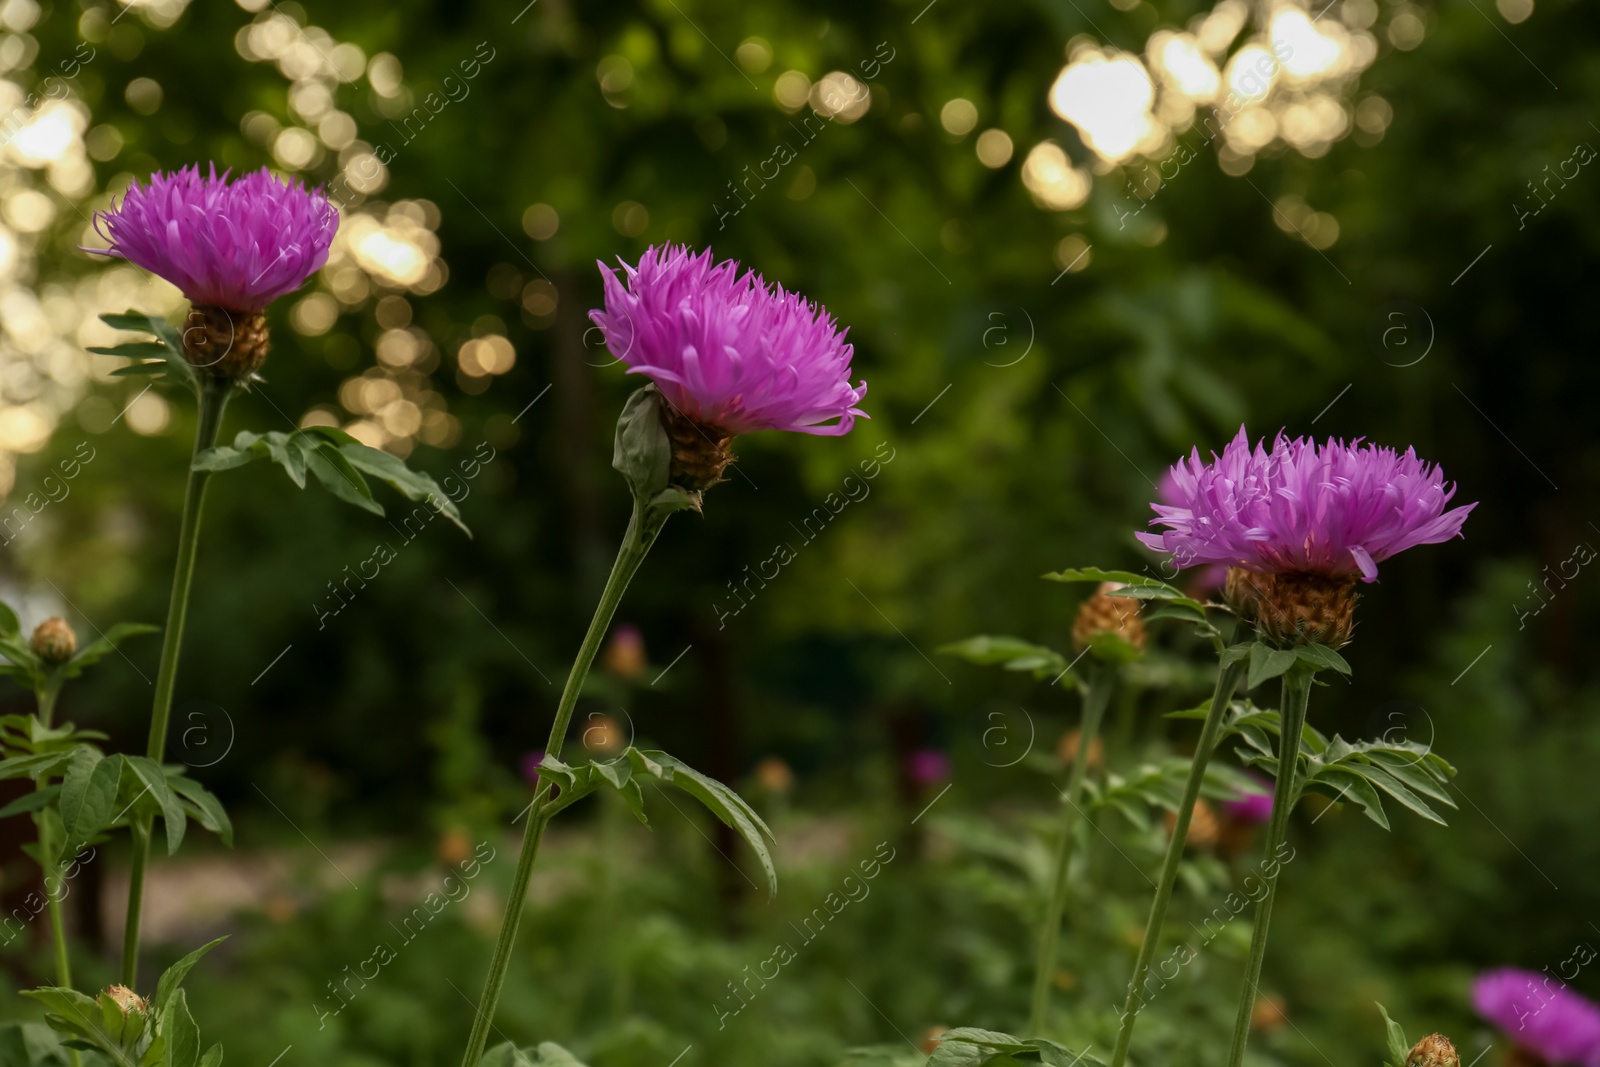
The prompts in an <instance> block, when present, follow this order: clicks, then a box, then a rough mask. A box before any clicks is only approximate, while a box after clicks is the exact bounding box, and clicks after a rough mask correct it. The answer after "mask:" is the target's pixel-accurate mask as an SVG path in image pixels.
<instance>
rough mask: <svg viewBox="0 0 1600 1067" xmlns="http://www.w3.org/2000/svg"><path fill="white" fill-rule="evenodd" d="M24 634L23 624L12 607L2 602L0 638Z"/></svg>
mask: <svg viewBox="0 0 1600 1067" xmlns="http://www.w3.org/2000/svg"><path fill="white" fill-rule="evenodd" d="M20 633H22V623H21V622H20V621H19V620H18V619H17V613H16V612H14V611H12V610H11V607H10V605H8V604H6V603H4V602H0V637H16V636H17V635H18V634H20Z"/></svg>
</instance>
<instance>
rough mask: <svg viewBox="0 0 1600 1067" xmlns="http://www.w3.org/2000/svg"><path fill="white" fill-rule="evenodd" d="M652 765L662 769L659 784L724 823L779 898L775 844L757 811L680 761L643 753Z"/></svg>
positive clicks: (668, 756)
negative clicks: (678, 792)
mask: <svg viewBox="0 0 1600 1067" xmlns="http://www.w3.org/2000/svg"><path fill="white" fill-rule="evenodd" d="M642 755H644V756H645V757H646V759H648V760H649V761H650V762H651V763H653V764H655V765H657V766H659V767H660V768H661V772H662V773H661V774H660V775H659V778H660V780H661V781H662V782H664V783H666V784H668V785H672V786H675V787H677V788H678V789H681V790H683V791H684V792H685V793H688V794H689V795H690V796H692V797H694V798H695V799H696V800H698V801H699V802H700V803H701V804H703V805H704V806H705V807H706V809H707V810H709V811H710V812H711V813H712V814H713V815H715V816H716V817H717V818H718V819H721V820H722V822H723V823H725V824H726V825H728V826H730V827H732V828H733V829H734V830H735V831H736V832H737V833H738V834H739V836H740V837H742V838H744V840H745V844H747V845H749V846H750V849H751V851H753V852H754V853H755V854H756V858H757V859H758V860H759V861H760V862H761V870H762V872H763V873H764V874H765V875H766V879H767V894H768V896H769V897H775V896H777V895H778V871H777V868H776V867H774V866H773V863H772V854H771V853H770V852H768V851H767V842H768V841H770V840H775V839H774V838H773V836H772V830H771V828H770V827H768V826H767V824H766V823H765V822H764V821H762V818H761V816H760V815H758V814H757V813H756V810H755V809H754V808H752V807H751V806H750V805H749V804H747V803H746V802H745V800H744V798H743V797H741V796H739V794H738V793H735V792H734V791H733V790H732V789H729V788H728V787H727V786H725V785H723V784H722V783H721V782H719V781H717V780H716V779H714V778H709V777H707V776H706V775H703V774H701V773H700V772H699V771H697V770H695V769H694V768H693V767H690V766H689V765H688V764H687V763H684V762H683V761H682V760H679V759H676V758H674V757H673V756H670V755H668V754H667V753H665V752H661V751H649V752H645V753H642Z"/></svg>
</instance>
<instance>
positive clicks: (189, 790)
mask: <svg viewBox="0 0 1600 1067" xmlns="http://www.w3.org/2000/svg"><path fill="white" fill-rule="evenodd" d="M167 785H168V786H170V787H171V788H172V790H173V791H174V792H176V793H177V794H178V795H179V796H180V797H183V798H184V799H185V800H187V801H188V802H189V804H188V805H187V806H186V810H188V811H189V812H191V813H192V814H193V815H194V817H195V818H196V819H198V820H199V821H200V825H201V826H204V827H205V828H206V829H207V830H210V831H211V832H212V833H214V834H216V835H217V836H218V837H220V838H222V843H223V844H224V845H227V846H228V847H229V848H232V847H233V822H232V821H231V820H230V819H229V818H228V812H227V810H226V809H224V808H223V806H222V801H220V800H218V799H217V798H216V797H215V796H214V795H213V794H212V793H211V792H210V790H208V789H206V787H205V786H203V785H201V784H200V783H199V782H197V781H195V780H194V779H193V778H187V777H185V776H183V775H181V774H172V775H169V776H168V777H167Z"/></svg>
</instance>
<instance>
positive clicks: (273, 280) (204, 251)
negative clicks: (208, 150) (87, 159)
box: [85, 164, 339, 313]
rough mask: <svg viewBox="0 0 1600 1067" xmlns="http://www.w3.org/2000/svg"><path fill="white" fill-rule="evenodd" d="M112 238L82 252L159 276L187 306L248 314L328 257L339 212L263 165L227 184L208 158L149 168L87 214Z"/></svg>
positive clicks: (313, 192) (318, 194)
mask: <svg viewBox="0 0 1600 1067" xmlns="http://www.w3.org/2000/svg"><path fill="white" fill-rule="evenodd" d="M94 228H95V232H96V233H98V234H100V236H101V237H104V238H105V239H106V240H107V241H108V242H109V243H110V245H111V247H110V248H106V249H95V248H91V249H86V250H85V251H89V252H95V253H97V254H99V255H106V256H116V257H119V258H122V259H126V260H127V261H128V262H130V263H133V264H135V265H137V266H140V267H143V268H144V269H145V270H147V271H149V272H150V273H152V274H155V275H159V276H160V277H162V278H165V279H166V280H167V281H169V282H171V283H172V284H173V285H176V286H177V287H178V288H179V289H181V290H183V295H184V296H186V297H188V298H189V302H190V303H193V304H201V305H209V306H213V307H220V308H226V309H228V310H230V311H243V312H249V313H254V312H257V311H260V310H261V309H263V308H265V307H266V306H267V305H268V304H270V303H272V302H273V301H274V300H276V299H278V297H280V296H284V295H286V294H288V293H292V292H294V291H295V290H296V289H298V288H300V287H301V286H302V285H304V284H305V283H306V279H307V278H309V277H311V275H313V274H315V273H316V272H317V271H319V270H321V269H322V265H323V264H324V263H326V262H327V261H328V247H329V246H330V245H331V244H332V243H333V235H334V232H335V231H337V230H338V228H339V213H338V212H337V211H335V210H334V209H333V205H332V204H330V203H329V202H328V199H327V197H325V196H324V195H323V194H322V193H321V191H320V190H309V189H306V188H305V187H304V186H302V185H301V184H300V182H299V180H298V179H295V180H290V181H289V182H287V183H280V182H279V181H278V179H277V178H275V177H273V176H272V174H271V173H270V172H268V171H267V170H266V168H264V167H263V168H262V169H261V170H258V171H256V172H255V173H253V174H246V175H244V176H243V177H241V178H239V179H238V180H237V181H234V182H229V180H228V173H227V172H226V171H224V172H223V173H222V175H221V176H220V177H219V176H218V175H217V168H216V164H212V165H211V170H210V174H209V176H205V177H202V176H201V174H200V168H199V167H198V166H193V167H186V168H184V169H183V170H180V171H177V172H175V173H172V174H166V173H157V174H152V175H151V176H150V181H149V182H148V183H147V184H144V185H140V184H138V183H137V182H136V183H134V184H133V185H131V186H129V187H128V191H127V192H126V193H125V194H124V195H123V197H122V203H121V204H119V205H117V206H115V207H113V208H112V209H111V210H110V211H100V212H96V213H95V218H94Z"/></svg>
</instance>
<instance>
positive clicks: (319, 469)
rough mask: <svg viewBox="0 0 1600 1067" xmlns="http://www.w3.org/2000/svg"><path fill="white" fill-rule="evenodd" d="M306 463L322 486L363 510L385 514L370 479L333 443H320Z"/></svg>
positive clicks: (307, 457) (309, 454)
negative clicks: (368, 484) (375, 495)
mask: <svg viewBox="0 0 1600 1067" xmlns="http://www.w3.org/2000/svg"><path fill="white" fill-rule="evenodd" d="M305 455H306V467H307V468H308V469H309V470H310V471H311V473H312V474H314V475H316V477H317V481H318V482H320V483H322V487H323V488H324V489H326V490H327V491H328V492H330V493H332V494H333V495H334V496H336V497H338V498H339V499H340V500H343V501H344V502H345V503H346V504H354V505H355V506H356V507H358V508H360V509H361V510H362V511H370V512H372V514H374V515H379V516H381V515H382V514H383V505H381V504H379V503H378V502H377V501H376V500H374V499H372V490H371V489H370V488H369V487H368V486H367V480H366V479H365V478H363V477H361V475H360V473H359V472H357V471H356V469H355V468H354V467H352V466H351V465H350V461H349V460H348V459H346V458H345V457H344V455H343V454H342V453H340V451H339V450H338V449H337V448H335V447H333V446H332V445H319V446H318V447H317V448H316V449H314V450H312V451H309V452H307V453H306V454H305Z"/></svg>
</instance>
